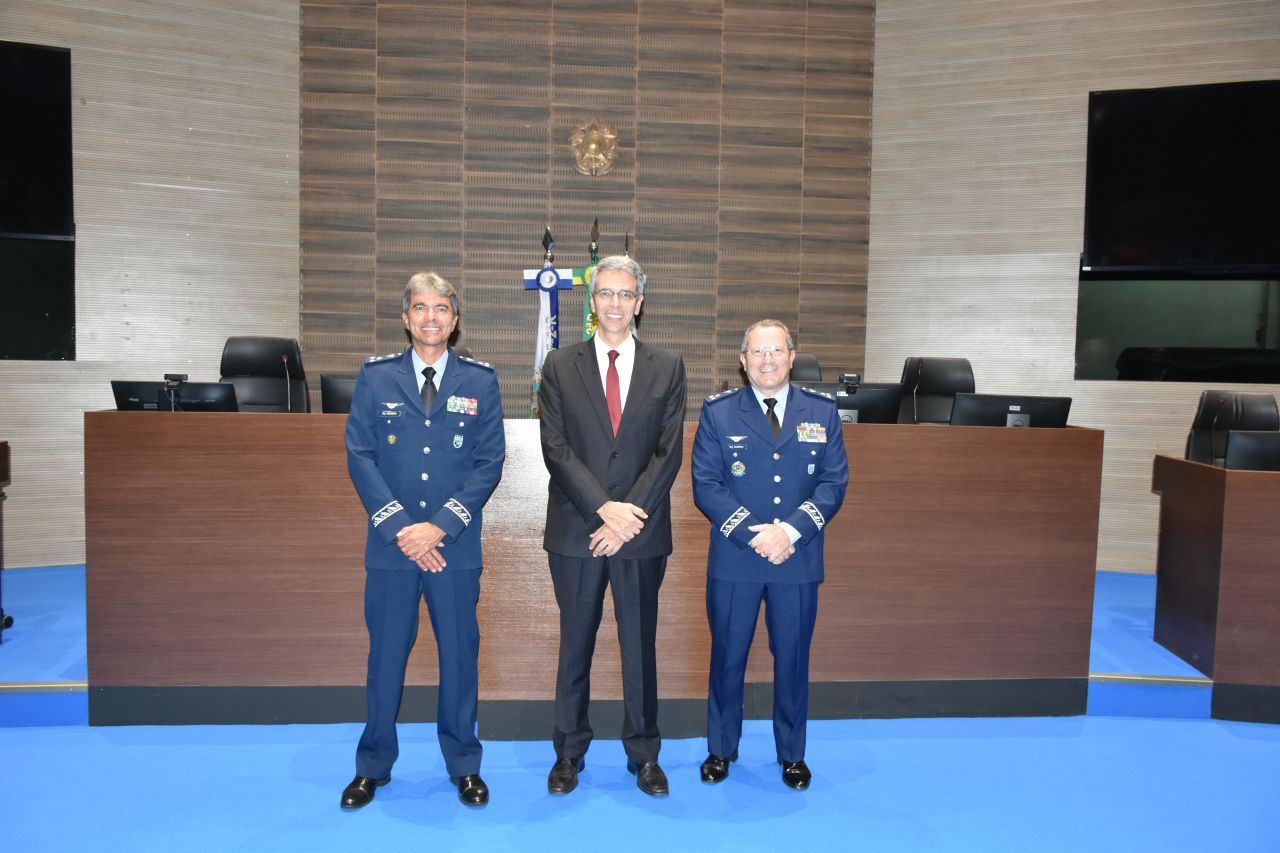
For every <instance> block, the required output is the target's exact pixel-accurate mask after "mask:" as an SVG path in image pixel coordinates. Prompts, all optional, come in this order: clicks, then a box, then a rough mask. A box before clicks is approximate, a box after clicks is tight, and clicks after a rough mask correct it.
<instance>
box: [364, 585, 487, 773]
mask: <svg viewBox="0 0 1280 853" xmlns="http://www.w3.org/2000/svg"><path fill="white" fill-rule="evenodd" d="M420 597H425V598H426V599H427V612H428V613H429V614H430V616H431V628H432V631H433V632H434V633H435V637H436V646H437V648H438V650H439V656H440V689H439V694H438V702H437V705H436V735H437V737H438V739H439V741H440V752H441V753H442V754H443V755H444V764H445V768H446V769H447V770H448V773H449V776H451V777H456V776H471V775H475V774H478V773H479V772H480V756H481V752H482V749H481V746H480V739H479V738H478V737H476V703H477V700H478V697H479V667H478V664H477V658H478V656H479V653H480V626H479V623H478V622H477V621H476V603H477V602H478V601H479V598H480V570H479V569H476V570H474V571H454V570H452V569H445V570H444V571H443V572H424V571H412V572H404V571H386V570H381V569H368V570H366V572H365V585H364V619H365V624H366V625H367V626H368V628H369V670H368V680H367V682H366V685H365V707H366V714H367V716H366V722H365V727H364V733H363V734H362V735H361V736H360V743H359V745H358V746H357V747H356V773H357V774H359V775H361V776H368V777H369V778H371V779H381V778H382V777H383V776H386V775H387V774H389V773H390V772H391V765H393V764H394V763H395V761H396V758H397V756H398V755H399V753H400V747H399V741H398V739H397V738H396V717H397V716H398V715H399V713H400V700H401V697H402V696H403V695H404V672H405V666H406V664H407V663H408V661H409V651H410V650H411V649H412V648H413V644H414V641H415V640H416V639H417V636H418V600H419V598H420Z"/></svg>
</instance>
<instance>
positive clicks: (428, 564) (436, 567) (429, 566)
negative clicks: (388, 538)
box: [396, 521, 445, 572]
mask: <svg viewBox="0 0 1280 853" xmlns="http://www.w3.org/2000/svg"><path fill="white" fill-rule="evenodd" d="M444 537H445V532H444V531H443V530H441V529H440V528H439V527H436V526H435V525H434V524H432V523H431V522H429V521H422V522H419V523H418V524H410V525H408V526H407V527H402V528H400V532H399V533H397V534H396V545H398V546H400V551H401V553H403V554H404V555H405V556H406V557H408V558H409V559H410V560H413V561H414V562H415V563H417V564H418V568H420V569H422V570H423V571H424V572H441V571H444V567H445V562H444V554H442V553H440V542H441V541H442V540H443V539H444Z"/></svg>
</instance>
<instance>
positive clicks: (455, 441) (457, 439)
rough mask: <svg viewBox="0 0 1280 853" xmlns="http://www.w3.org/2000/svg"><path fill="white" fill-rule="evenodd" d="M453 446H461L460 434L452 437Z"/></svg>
mask: <svg viewBox="0 0 1280 853" xmlns="http://www.w3.org/2000/svg"><path fill="white" fill-rule="evenodd" d="M453 446H454V447H461V446H462V436H460V435H455V436H454V437H453Z"/></svg>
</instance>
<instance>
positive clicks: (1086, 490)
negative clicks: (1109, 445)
mask: <svg viewBox="0 0 1280 853" xmlns="http://www.w3.org/2000/svg"><path fill="white" fill-rule="evenodd" d="M344 426H345V416H344V415H324V414H305V415H304V414H294V415H285V414H246V413H238V414H216V413H200V414H195V413H192V414H185V413H180V412H179V413H168V412H159V413H157V412H89V413H86V414H85V520H86V538H87V595H88V654H89V700H90V706H89V713H90V722H92V723H165V722H253V721H280V722H307V721H339V720H359V719H362V718H363V714H364V700H363V685H364V678H365V658H366V655H367V651H368V639H367V635H366V632H365V628H364V623H363V612H362V609H361V601H362V594H363V593H362V590H363V582H364V569H363V566H362V558H363V547H364V537H365V524H366V521H365V513H364V509H363V508H362V507H361V505H360V502H359V500H358V499H357V497H356V494H355V490H354V489H353V488H352V486H351V482H350V480H349V479H348V477H347V472H346V455H345V450H344V446H343V430H344ZM695 429H696V424H686V426H685V464H684V465H683V467H682V469H681V471H680V475H679V477H678V478H677V480H676V483H675V485H674V487H673V490H672V503H673V507H672V515H673V519H674V529H673V539H674V543H675V551H674V553H673V554H672V556H671V558H670V560H669V562H668V566H667V574H666V579H665V581H664V583H663V587H662V593H661V604H660V607H659V625H658V660H659V676H658V684H659V686H660V690H661V697H662V701H663V708H662V712H661V719H662V727H663V732H664V734H667V735H668V736H672V737H675V736H696V735H698V734H699V733H701V732H703V731H705V722H706V701H705V700H706V679H707V662H708V658H709V649H710V637H709V632H708V629H707V620H706V605H705V588H706V555H707V544H708V541H709V539H708V537H709V535H710V525H709V523H708V521H707V519H706V518H705V517H704V516H703V515H702V513H701V512H700V511H699V510H698V509H697V507H696V506H695V505H694V503H693V497H692V485H691V481H690V477H689V464H688V452H689V446H690V445H691V444H692V441H693V434H694V431H695ZM506 434H507V460H506V466H505V469H504V473H503V478H502V482H501V484H500V485H499V486H498V489H497V491H496V492H495V493H494V495H493V498H492V499H491V500H490V502H489V504H488V506H486V507H485V510H484V525H485V526H484V546H485V568H484V576H483V578H482V580H481V595H480V613H479V616H480V627H481V650H480V655H481V656H480V698H481V708H480V726H481V733H482V736H485V737H491V738H492V737H532V738H544V737H549V736H550V732H551V730H552V726H551V709H552V702H553V698H554V692H555V691H554V686H555V671H556V657H557V644H558V633H557V625H558V616H557V610H556V605H555V598H554V595H553V593H552V589H551V580H550V575H549V572H548V569H547V562H546V554H545V553H544V552H543V550H542V529H543V521H544V518H545V511H546V489H547V473H546V468H545V467H544V465H543V462H542V453H541V448H540V446H539V440H538V423H537V422H536V421H531V420H509V421H507V422H506ZM845 443H846V446H847V448H848V451H849V457H850V476H851V482H850V487H849V491H848V494H847V496H846V498H845V503H844V507H843V508H842V509H841V510H840V512H839V514H838V515H836V516H835V518H834V519H833V520H832V522H831V523H830V524H829V525H828V526H827V533H826V537H827V541H826V564H827V571H826V575H827V580H826V582H825V583H824V585H823V588H822V592H821V595H820V601H819V614H818V626H817V632H816V635H815V638H814V644H813V654H812V666H811V679H812V682H813V690H812V695H811V701H810V711H811V716H812V717H814V718H815V719H818V718H823V717H828V718H832V717H869V716H881V717H886V716H932V715H948V716H955V715H1044V714H1078V713H1083V711H1084V707H1085V696H1086V689H1087V679H1088V665H1089V663H1088V662H1089V634H1090V625H1091V620H1092V608H1093V582H1094V573H1095V571H1096V565H1095V563H1096V555H1097V530H1098V501H1099V493H1100V487H1101V471H1102V433H1101V432H1099V431H1097V430H1088V429H1058V430H1054V429H992V428H984V427H933V426H915V425H875V424H856V425H852V426H851V427H850V428H849V429H847V430H846V431H845ZM611 610H612V607H611V605H609V604H606V607H605V614H606V615H605V621H604V624H602V626H601V629H600V638H599V642H598V644H597V651H596V656H595V667H594V672H593V675H592V689H593V694H594V697H595V701H593V702H592V717H593V720H594V721H595V722H597V723H598V724H599V725H598V729H599V730H600V731H602V732H606V731H609V730H610V728H609V726H610V724H611V722H610V721H611V717H610V715H611V714H613V713H614V711H615V710H616V712H617V717H618V719H620V704H621V703H620V701H616V700H620V698H621V681H620V665H619V661H618V655H617V643H616V642H615V641H614V639H613V637H614V636H615V635H616V626H615V624H614V622H613V619H612V614H611ZM427 625H428V623H427V619H426V616H425V615H424V617H423V620H422V629H421V630H420V632H419V640H418V647H417V649H416V650H415V651H414V653H413V656H412V658H411V660H410V663H409V670H408V675H407V680H406V684H407V685H408V689H407V693H406V701H405V706H404V710H403V711H402V718H404V719H430V718H431V715H432V714H434V704H435V703H434V685H435V684H436V679H437V669H436V660H435V657H436V651H435V645H434V642H433V640H432V636H431V632H430V630H429V629H428V626H427ZM761 633H763V632H761ZM771 672H772V667H771V661H770V657H769V654H768V649H767V647H766V645H765V641H764V639H763V638H762V637H760V636H758V637H757V642H756V644H755V651H754V652H753V654H752V659H751V663H750V667H749V670H748V681H749V683H750V686H749V689H748V711H747V713H748V715H749V716H760V717H765V718H767V717H768V715H769V705H770V701H771V700H770V696H771V688H770V684H769V682H770V678H771ZM615 705H616V706H617V707H616V709H615ZM611 709H612V710H611Z"/></svg>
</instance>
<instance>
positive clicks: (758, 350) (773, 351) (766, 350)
mask: <svg viewBox="0 0 1280 853" xmlns="http://www.w3.org/2000/svg"><path fill="white" fill-rule="evenodd" d="M790 351H791V348H790V347H784V346H771V347H752V348H751V349H749V350H747V352H749V353H751V354H752V355H754V356H755V357H756V358H764V357H765V356H766V355H771V356H773V357H774V358H778V357H779V356H781V355H782V354H783V353H785V352H790Z"/></svg>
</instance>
